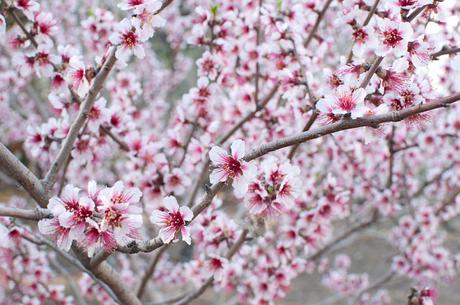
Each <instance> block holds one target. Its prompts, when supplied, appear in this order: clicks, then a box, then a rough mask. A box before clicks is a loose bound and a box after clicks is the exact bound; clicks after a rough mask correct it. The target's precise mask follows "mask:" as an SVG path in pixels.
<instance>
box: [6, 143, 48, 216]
mask: <svg viewBox="0 0 460 305" xmlns="http://www.w3.org/2000/svg"><path fill="white" fill-rule="evenodd" d="M0 168H2V169H3V171H5V172H6V173H8V174H9V175H10V176H11V177H12V178H14V179H15V180H16V181H17V182H19V184H20V185H21V186H22V187H23V188H24V189H25V190H26V191H27V192H28V193H29V195H30V196H31V197H32V198H33V199H34V200H35V201H36V202H37V203H38V204H39V205H40V206H41V207H42V208H45V207H46V206H47V205H48V196H46V194H45V189H44V188H43V186H42V183H41V182H40V180H38V178H37V177H36V176H35V175H34V174H33V173H32V172H31V171H30V170H29V169H28V168H27V167H25V166H24V164H22V162H21V161H19V160H18V158H16V156H15V155H13V153H12V152H10V151H9V149H8V148H6V146H5V145H3V144H2V143H0Z"/></svg>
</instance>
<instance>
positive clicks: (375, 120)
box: [244, 93, 460, 161]
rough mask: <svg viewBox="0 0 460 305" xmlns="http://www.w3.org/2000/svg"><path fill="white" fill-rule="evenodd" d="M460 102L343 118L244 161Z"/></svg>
mask: <svg viewBox="0 0 460 305" xmlns="http://www.w3.org/2000/svg"><path fill="white" fill-rule="evenodd" d="M458 100H460V93H456V94H453V95H451V96H448V97H444V98H440V99H437V100H434V101H431V102H428V103H425V104H422V105H417V106H412V107H409V108H406V109H403V110H400V111H393V112H389V113H385V114H380V115H374V116H369V117H363V118H357V119H350V118H347V117H346V118H343V119H342V120H341V121H339V122H336V123H332V124H328V125H325V126H321V127H318V128H315V129H313V130H309V131H305V132H302V133H300V134H298V135H294V136H289V137H285V138H282V139H279V140H276V141H272V142H269V143H266V144H262V145H261V146H259V147H258V148H256V149H253V150H252V151H251V152H249V153H248V154H247V155H246V156H245V157H244V160H245V161H251V160H253V159H256V158H259V157H261V156H263V155H265V154H267V153H269V152H272V151H275V150H278V149H281V148H285V147H288V146H291V145H295V144H298V143H303V142H307V141H309V140H313V139H316V138H319V137H322V136H324V135H327V134H332V133H336V132H338V131H342V130H347V129H354V128H358V127H364V126H368V127H373V128H377V127H378V126H379V125H380V124H383V123H387V122H399V121H402V120H404V119H406V118H408V117H411V116H413V115H416V114H419V113H423V112H427V111H430V110H433V109H437V108H442V107H447V106H449V105H450V104H453V103H455V102H457V101H458Z"/></svg>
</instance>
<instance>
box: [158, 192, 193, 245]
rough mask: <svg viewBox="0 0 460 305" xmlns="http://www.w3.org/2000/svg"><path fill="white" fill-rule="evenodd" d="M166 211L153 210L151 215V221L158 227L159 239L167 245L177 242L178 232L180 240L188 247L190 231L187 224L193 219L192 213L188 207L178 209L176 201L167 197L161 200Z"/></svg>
mask: <svg viewBox="0 0 460 305" xmlns="http://www.w3.org/2000/svg"><path fill="white" fill-rule="evenodd" d="M163 202H164V206H165V208H166V209H164V208H162V209H160V210H155V211H153V213H152V216H151V218H150V219H151V221H152V222H153V223H154V224H156V225H158V226H159V227H160V238H161V240H162V241H163V242H164V243H166V244H168V243H170V242H171V241H177V240H178V239H177V237H176V235H177V233H178V232H180V234H181V236H182V240H183V241H185V242H186V243H187V244H189V245H190V243H191V242H192V240H191V238H190V230H189V228H188V227H187V222H189V221H191V220H192V219H193V212H192V210H190V208H189V207H186V206H182V207H179V204H178V203H177V200H176V198H175V197H173V196H168V197H166V198H164V200H163Z"/></svg>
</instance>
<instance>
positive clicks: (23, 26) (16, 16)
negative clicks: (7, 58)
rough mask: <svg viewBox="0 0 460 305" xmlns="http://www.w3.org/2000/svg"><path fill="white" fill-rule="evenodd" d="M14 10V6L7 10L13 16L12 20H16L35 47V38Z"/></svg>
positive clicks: (36, 45) (36, 44)
mask: <svg viewBox="0 0 460 305" xmlns="http://www.w3.org/2000/svg"><path fill="white" fill-rule="evenodd" d="M14 10H15V7H10V8H8V12H9V13H10V16H11V18H13V20H14V22H16V23H17V25H19V27H20V28H21V30H22V32H23V33H24V34H25V35H26V37H27V39H29V40H30V42H31V43H32V45H33V46H34V47H35V48H38V43H37V41H36V40H35V37H34V36H33V35H32V34H31V33H30V32H29V31H28V30H27V29H26V27H25V25H24V23H22V21H21V19H20V18H19V16H18V15H17V14H16V12H15V11H14Z"/></svg>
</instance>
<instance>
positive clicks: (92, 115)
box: [89, 107, 101, 120]
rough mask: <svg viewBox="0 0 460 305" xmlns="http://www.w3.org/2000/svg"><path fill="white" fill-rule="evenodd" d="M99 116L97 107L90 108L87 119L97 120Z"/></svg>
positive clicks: (99, 111) (99, 112)
mask: <svg viewBox="0 0 460 305" xmlns="http://www.w3.org/2000/svg"><path fill="white" fill-rule="evenodd" d="M100 116H101V110H100V109H99V108H97V107H93V108H91V110H90V112H89V118H90V119H93V120H95V119H97V118H98V117H100Z"/></svg>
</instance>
